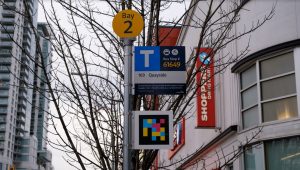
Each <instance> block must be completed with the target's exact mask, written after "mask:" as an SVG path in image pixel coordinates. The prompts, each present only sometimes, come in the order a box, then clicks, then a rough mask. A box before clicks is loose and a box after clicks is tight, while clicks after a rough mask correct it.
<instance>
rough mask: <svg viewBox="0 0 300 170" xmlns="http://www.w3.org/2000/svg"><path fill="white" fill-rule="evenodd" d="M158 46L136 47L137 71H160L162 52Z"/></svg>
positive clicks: (135, 63)
mask: <svg viewBox="0 0 300 170" xmlns="http://www.w3.org/2000/svg"><path fill="white" fill-rule="evenodd" d="M159 50H160V49H159V47H158V46H145V47H135V50H134V66H135V71H160V51H159Z"/></svg>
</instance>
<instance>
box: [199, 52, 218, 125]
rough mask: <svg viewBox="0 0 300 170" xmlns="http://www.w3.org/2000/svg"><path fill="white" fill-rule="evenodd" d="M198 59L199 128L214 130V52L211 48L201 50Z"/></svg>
mask: <svg viewBox="0 0 300 170" xmlns="http://www.w3.org/2000/svg"><path fill="white" fill-rule="evenodd" d="M199 50H200V53H199V55H198V57H197V68H198V69H199V67H200V72H199V73H197V76H196V80H197V85H201V86H200V87H199V88H198V89H197V127H204V128H207V127H208V128H214V127H215V126H216V123H215V122H216V121H215V92H214V85H215V81H214V62H213V51H212V49H210V48H200V49H199Z"/></svg>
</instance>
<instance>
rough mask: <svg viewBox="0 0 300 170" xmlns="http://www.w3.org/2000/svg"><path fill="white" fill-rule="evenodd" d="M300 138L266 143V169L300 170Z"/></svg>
mask: <svg viewBox="0 0 300 170" xmlns="http://www.w3.org/2000/svg"><path fill="white" fill-rule="evenodd" d="M299 143H300V137H293V138H286V139H280V140H273V141H267V142H265V152H266V154H265V155H266V169H268V170H269V169H270V170H281V169H290V170H293V169H294V170H296V169H300V145H299Z"/></svg>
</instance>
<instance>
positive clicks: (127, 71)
mask: <svg viewBox="0 0 300 170" xmlns="http://www.w3.org/2000/svg"><path fill="white" fill-rule="evenodd" d="M134 40H135V39H132V38H124V41H123V42H124V80H125V89H124V141H123V142H124V143H123V151H124V154H123V170H131V169H132V165H131V159H132V153H131V147H132V146H131V111H132V96H131V89H132V45H133V41H134Z"/></svg>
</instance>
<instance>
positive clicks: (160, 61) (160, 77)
mask: <svg viewBox="0 0 300 170" xmlns="http://www.w3.org/2000/svg"><path fill="white" fill-rule="evenodd" d="M133 78H134V88H135V94H185V93H186V67H185V47H183V46H163V47H159V46H146V47H135V53H134V77H133Z"/></svg>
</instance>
